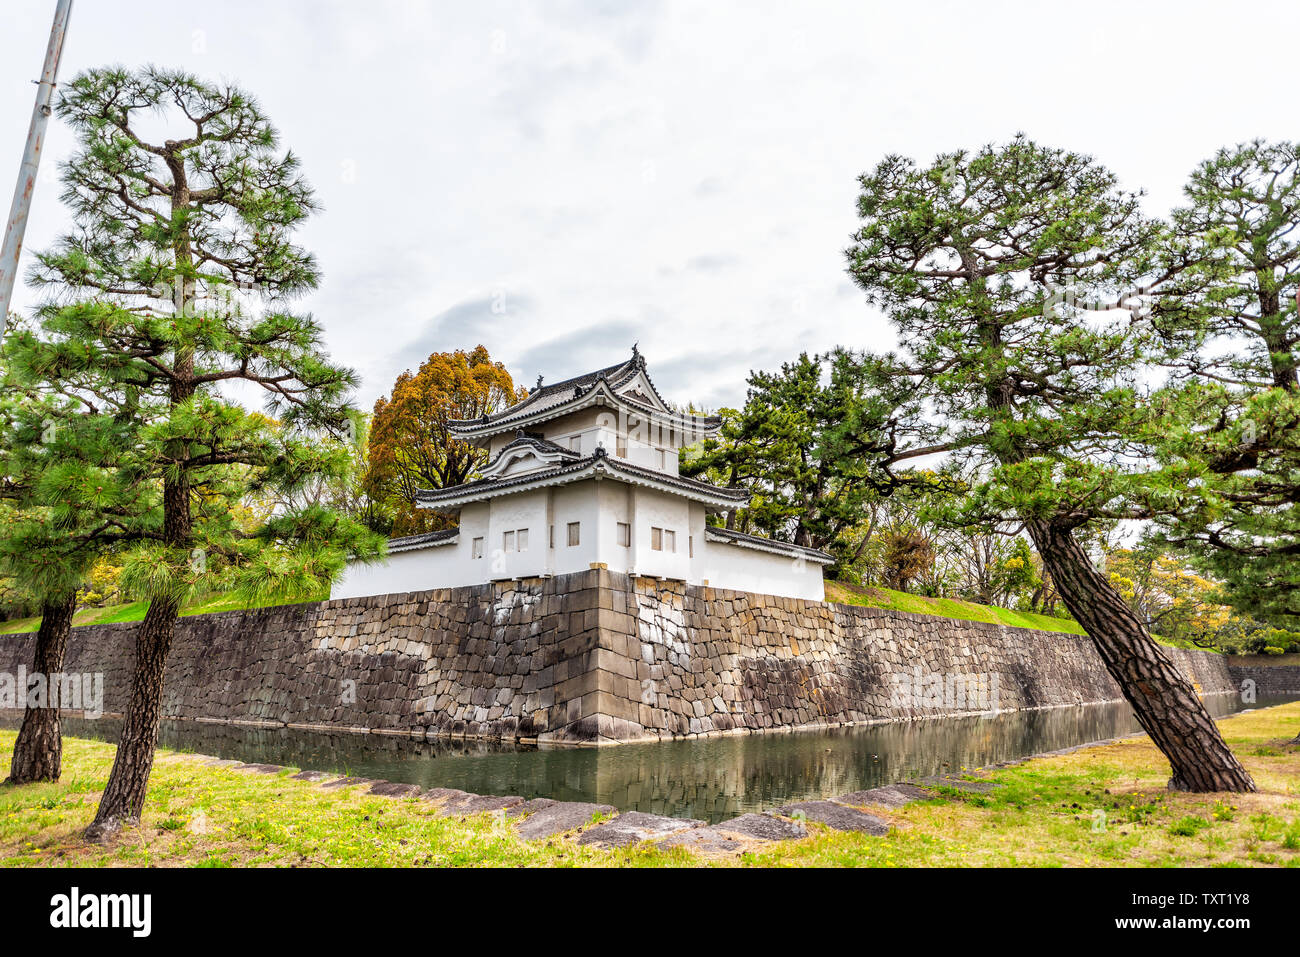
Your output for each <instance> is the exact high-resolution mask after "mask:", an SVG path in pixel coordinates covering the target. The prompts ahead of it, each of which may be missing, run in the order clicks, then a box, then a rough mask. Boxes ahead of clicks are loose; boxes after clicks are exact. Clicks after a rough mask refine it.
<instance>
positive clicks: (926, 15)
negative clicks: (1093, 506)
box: [0, 0, 1300, 408]
mask: <svg viewBox="0 0 1300 957" xmlns="http://www.w3.org/2000/svg"><path fill="white" fill-rule="evenodd" d="M53 9H54V0H0V85H2V87H3V90H4V96H3V98H2V99H0V196H2V200H0V202H3V204H4V205H5V206H6V207H7V204H8V202H9V196H10V190H11V189H12V184H13V181H14V177H15V175H16V172H17V167H18V160H19V157H20V154H21V150H22V144H23V139H24V137H25V136H26V132H27V124H28V120H29V118H30V112H31V108H32V101H33V97H34V94H35V87H34V86H33V85H32V83H31V81H32V80H33V79H34V78H35V77H37V76H38V75H39V73H40V66H41V58H42V56H43V54H44V47H45V42H46V37H47V35H48V31H49V23H50V19H51V16H52V14H53ZM1298 34H1300V4H1297V3H1295V2H1294V0H1290V2H1285V3H1253V4H1252V3H1242V2H1238V3H1235V4H1223V3H1204V4H1197V3H1187V2H1182V3H1169V4H1157V3H1135V2H1132V0H1128V2H1122V3H1105V2H1092V3H1088V4H1054V5H1048V4H1042V3H995V2H987V0H986V2H981V3H978V4H975V3H969V2H967V3H953V4H947V3H936V2H929V3H925V4H916V3H876V2H854V3H849V2H842V3H826V4H818V3H809V2H801V3H797V4H795V3H789V2H785V3H774V4H761V3H756V2H752V0H746V2H744V3H740V2H732V3H724V2H716V0H710V2H704V0H696V2H683V3H676V2H663V3H657V2H635V0H626V2H561V0H548V2H545V3H540V2H539V3H533V4H525V3H486V2H475V3H472V4H465V3H457V4H453V3H450V2H445V3H434V2H421V0H406V2H396V0H393V2H385V0H366V2H364V3H363V2H351V3H347V2H334V3H322V2H319V0H313V2H289V0H258V2H221V3H212V2H208V3H190V2H186V0H166V2H162V0H159V2H152V0H77V2H76V4H75V6H74V9H73V14H72V23H71V29H70V32H69V36H68V40H67V44H66V47H65V51H64V60H63V66H62V68H61V75H62V76H63V77H64V78H70V77H71V76H72V75H73V74H75V73H76V72H77V71H79V70H82V69H86V68H88V67H93V66H98V65H104V64H111V63H117V64H124V65H127V66H132V67H134V66H140V65H143V64H146V63H151V62H152V63H157V64H159V65H163V66H169V67H182V68H186V69H189V70H192V71H194V72H196V73H198V74H200V75H202V76H205V77H208V78H212V79H226V80H233V81H236V82H238V83H239V84H241V85H242V86H244V87H245V88H246V89H247V90H249V91H251V92H253V93H254V94H255V95H257V96H258V98H259V99H260V100H261V102H262V104H263V106H264V108H265V110H266V111H267V113H268V114H269V115H270V117H271V118H272V120H273V121H274V122H275V123H276V125H277V126H278V127H279V129H280V130H281V132H282V135H283V141H284V144H285V145H287V146H290V147H292V148H293V149H294V150H295V151H296V152H297V153H299V154H300V156H301V157H302V159H303V161H304V164H305V168H306V172H307V175H308V177H309V178H310V179H311V181H312V182H313V184H314V185H315V187H316V189H317V191H318V196H319V199H320V200H321V203H322V205H323V207H324V210H323V212H322V213H321V214H319V215H318V216H316V217H315V218H314V219H313V220H311V221H310V223H309V224H308V226H307V227H306V228H305V229H304V230H303V233H302V235H301V239H302V241H303V243H304V244H305V245H306V246H307V247H308V248H310V249H311V250H313V251H314V252H315V253H316V254H317V256H318V258H319V261H320V265H321V267H322V270H323V273H324V281H323V283H322V285H321V287H320V289H319V290H317V292H316V293H315V294H314V295H313V296H312V297H311V298H310V299H309V300H308V302H307V304H306V305H307V308H310V309H311V310H312V311H313V312H314V313H315V315H316V316H317V318H318V319H319V320H320V321H321V323H322V324H323V325H324V327H325V330H326V333H327V337H328V342H329V346H330V349H331V351H332V352H333V353H334V354H335V355H336V356H338V357H340V358H341V359H343V360H345V361H346V362H348V363H350V364H352V365H353V366H355V367H356V368H357V369H358V371H359V372H360V373H361V375H362V379H363V385H362V390H361V395H360V400H361V403H362V404H363V405H364V406H365V407H367V408H368V407H369V406H370V405H371V404H372V403H373V401H374V399H375V398H376V397H377V396H378V395H380V394H383V393H385V392H386V391H387V390H388V388H389V387H390V385H391V384H392V380H393V378H394V377H395V376H396V374H397V373H398V372H400V371H401V370H402V369H404V368H408V367H410V368H414V367H415V366H418V365H419V363H420V361H421V360H422V359H423V358H424V357H425V356H426V355H427V354H428V353H429V352H431V351H435V350H450V349H455V348H469V347H472V346H473V345H475V344H477V343H480V342H481V343H483V344H484V345H486V346H487V347H488V349H489V350H490V351H491V352H492V354H493V355H494V356H495V357H497V358H499V359H502V360H503V361H504V362H505V363H506V364H507V366H508V367H509V369H510V371H511V372H512V373H513V374H514V375H515V376H516V379H517V380H518V381H520V382H522V383H524V384H527V385H531V384H532V383H533V382H534V381H535V380H536V377H537V376H538V374H544V375H545V376H546V378H547V379H548V380H550V381H556V380H558V379H561V378H564V377H566V376H569V375H575V374H578V373H581V372H584V371H587V370H589V369H591V368H595V367H598V366H602V365H608V364H611V363H614V362H617V361H620V360H621V359H622V358H623V357H624V356H626V355H627V354H629V351H630V348H631V345H632V343H633V342H634V341H639V342H640V345H641V351H642V352H643V353H645V355H646V356H647V358H648V360H649V362H650V371H651V374H652V376H653V377H654V378H655V380H656V382H657V383H658V384H659V386H660V389H661V391H663V392H664V393H665V395H667V396H668V397H670V398H672V399H675V400H678V401H683V402H684V401H692V400H693V401H695V402H697V403H705V404H708V405H710V406H712V407H716V406H718V405H722V404H737V403H739V402H741V401H742V400H743V397H744V392H745V376H746V374H747V373H748V371H749V370H750V369H751V368H768V367H773V366H776V365H778V364H779V363H780V362H781V361H782V360H784V359H789V358H792V357H793V356H794V355H796V354H797V353H798V352H799V351H800V350H805V349H806V350H821V349H826V348H829V347H831V346H834V345H836V344H844V345H848V346H853V347H887V346H888V345H889V344H890V343H891V342H892V336H891V333H890V331H889V329H888V327H887V325H886V323H885V322H884V321H883V319H882V318H881V317H880V316H879V315H878V314H877V313H875V312H873V311H872V310H871V309H870V308H869V307H867V306H866V305H865V304H864V303H863V301H862V296H861V294H860V293H859V292H858V291H857V290H856V289H855V287H853V286H852V285H851V284H850V282H849V281H848V279H847V278H846V277H845V275H844V260H843V255H842V250H843V248H844V246H845V245H846V244H847V241H848V236H849V234H850V233H851V232H852V230H853V228H854V220H855V216H854V200H855V196H856V177H857V175H858V174H859V173H861V172H862V171H864V170H866V169H868V168H870V167H871V166H872V165H874V164H875V163H876V162H877V161H878V160H879V159H880V158H881V157H882V156H884V155H886V154H888V153H893V152H896V153H903V154H906V155H910V156H914V157H917V158H918V159H929V158H931V157H933V155H934V154H936V153H938V152H940V151H944V150H950V149H955V148H961V147H965V148H974V147H978V146H979V145H981V144H984V143H987V142H990V141H1004V140H1006V139H1007V138H1009V137H1010V136H1012V135H1013V134H1015V133H1016V132H1017V131H1023V132H1025V133H1027V134H1029V135H1030V136H1032V137H1034V138H1036V139H1038V140H1040V141H1042V142H1044V143H1047V144H1051V145H1057V146H1062V147H1068V148H1071V149H1077V150H1083V151H1087V152H1089V153H1092V154H1093V155H1095V156H1097V157H1098V158H1099V159H1101V160H1102V161H1103V162H1105V163H1106V164H1107V165H1109V166H1110V167H1111V168H1112V169H1113V170H1115V171H1116V172H1117V173H1118V175H1119V176H1120V178H1121V180H1122V182H1123V184H1124V185H1125V186H1128V187H1132V188H1137V187H1143V188H1145V189H1147V190H1148V192H1149V197H1148V199H1149V209H1150V211H1152V212H1163V211H1165V210H1167V209H1168V208H1169V207H1170V206H1171V205H1172V204H1174V203H1176V202H1177V201H1178V199H1179V191H1180V189H1181V185H1182V182H1183V181H1184V179H1185V177H1186V174H1187V172H1188V171H1189V170H1190V169H1191V168H1192V167H1193V166H1194V165H1195V164H1196V163H1197V162H1198V161H1199V160H1200V159H1202V158H1204V157H1206V156H1208V155H1210V154H1211V153H1212V152H1213V151H1214V150H1215V149H1216V148H1217V147H1219V146H1220V145H1224V144H1229V143H1235V142H1238V141H1241V140H1245V139H1249V138H1252V137H1256V136H1263V137H1268V138H1274V139H1278V138H1286V137H1295V136H1297V135H1300V134H1298V132H1297V126H1296V112H1297V108H1296V93H1297V89H1298V88H1300V62H1298V61H1297V59H1296V57H1295V54H1294V45H1295V38H1296V36H1297V35H1298ZM70 146H71V139H70V137H69V135H68V133H67V130H66V129H64V128H62V127H61V125H60V124H59V123H58V122H57V120H56V121H53V122H52V123H51V135H50V138H49V146H48V152H47V154H46V157H45V162H44V166H43V170H42V180H41V182H40V184H39V186H38V188H37V193H36V198H35V206H34V209H33V214H32V218H31V221H30V224H29V228H28V232H27V241H26V246H25V249H26V251H27V252H30V251H31V250H33V249H40V248H45V247H47V246H48V245H49V244H50V243H51V242H52V240H53V239H54V237H55V236H56V235H57V234H58V233H59V232H60V231H62V230H64V229H66V228H67V225H68V221H67V217H66V215H65V213H64V210H63V209H62V207H61V206H60V205H59V203H58V196H57V194H58V188H57V182H56V180H55V177H56V176H57V171H56V162H55V161H56V160H58V159H59V158H61V157H63V156H66V155H67V153H68V151H69V149H70ZM29 262H30V257H29V256H28V255H24V263H23V266H24V269H25V268H26V266H27V264H28V263H29ZM33 302H34V298H33V296H32V295H31V293H30V292H29V291H27V290H19V292H18V294H17V295H16V297H15V306H16V308H18V309H19V310H20V311H22V310H25V309H27V308H29V307H30V306H31V305H32V304H33Z"/></svg>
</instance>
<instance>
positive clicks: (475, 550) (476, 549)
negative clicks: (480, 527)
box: [470, 538, 483, 558]
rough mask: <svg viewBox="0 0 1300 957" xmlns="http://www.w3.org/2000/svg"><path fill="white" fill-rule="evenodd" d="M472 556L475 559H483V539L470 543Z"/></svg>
mask: <svg viewBox="0 0 1300 957" xmlns="http://www.w3.org/2000/svg"><path fill="white" fill-rule="evenodd" d="M470 556H471V557H473V558H482V557H483V539H482V538H476V539H474V541H473V542H471V543H470Z"/></svg>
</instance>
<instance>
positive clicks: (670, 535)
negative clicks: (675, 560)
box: [664, 528, 677, 552]
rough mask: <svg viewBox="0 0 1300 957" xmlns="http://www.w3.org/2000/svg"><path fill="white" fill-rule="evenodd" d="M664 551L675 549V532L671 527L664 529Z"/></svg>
mask: <svg viewBox="0 0 1300 957" xmlns="http://www.w3.org/2000/svg"><path fill="white" fill-rule="evenodd" d="M664 551H666V552H675V551H677V533H676V532H674V531H672V530H671V529H667V528H666V529H664Z"/></svg>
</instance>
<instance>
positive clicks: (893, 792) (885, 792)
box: [835, 783, 934, 807]
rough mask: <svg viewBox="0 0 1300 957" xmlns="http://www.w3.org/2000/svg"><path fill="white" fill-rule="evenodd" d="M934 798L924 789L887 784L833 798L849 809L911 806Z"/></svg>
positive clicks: (907, 785) (906, 785)
mask: <svg viewBox="0 0 1300 957" xmlns="http://www.w3.org/2000/svg"><path fill="white" fill-rule="evenodd" d="M932 797H934V795H933V794H931V793H930V792H929V791H927V790H926V789H925V788H921V787H917V786H916V785H915V784H903V783H899V784H888V785H886V786H884V787H881V788H871V789H870V790H868V791H853V792H852V793H850V794H841V795H840V796H839V797H837V798H835V802H836V803H837V804H847V805H849V806H851V807H868V806H873V805H874V806H878V807H902V806H903V805H905V804H911V803H912V802H913V801H925V800H928V799H929V798H932Z"/></svg>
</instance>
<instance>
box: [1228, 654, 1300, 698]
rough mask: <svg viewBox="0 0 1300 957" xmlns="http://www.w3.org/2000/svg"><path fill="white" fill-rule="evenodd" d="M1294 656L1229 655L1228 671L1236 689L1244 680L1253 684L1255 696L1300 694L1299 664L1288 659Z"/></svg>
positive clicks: (1294, 656)
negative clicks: (1235, 684) (1235, 683)
mask: <svg viewBox="0 0 1300 957" xmlns="http://www.w3.org/2000/svg"><path fill="white" fill-rule="evenodd" d="M1296 657H1297V656H1296V655H1281V656H1280V658H1275V657H1271V656H1269V655H1230V656H1229V657H1228V671H1229V673H1230V674H1231V675H1232V678H1233V680H1234V681H1235V682H1237V685H1238V687H1240V686H1241V683H1242V682H1243V681H1246V680H1250V681H1253V682H1255V693H1256V694H1300V663H1296V664H1292V663H1291V661H1289V660H1288V659H1294V658H1296Z"/></svg>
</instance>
